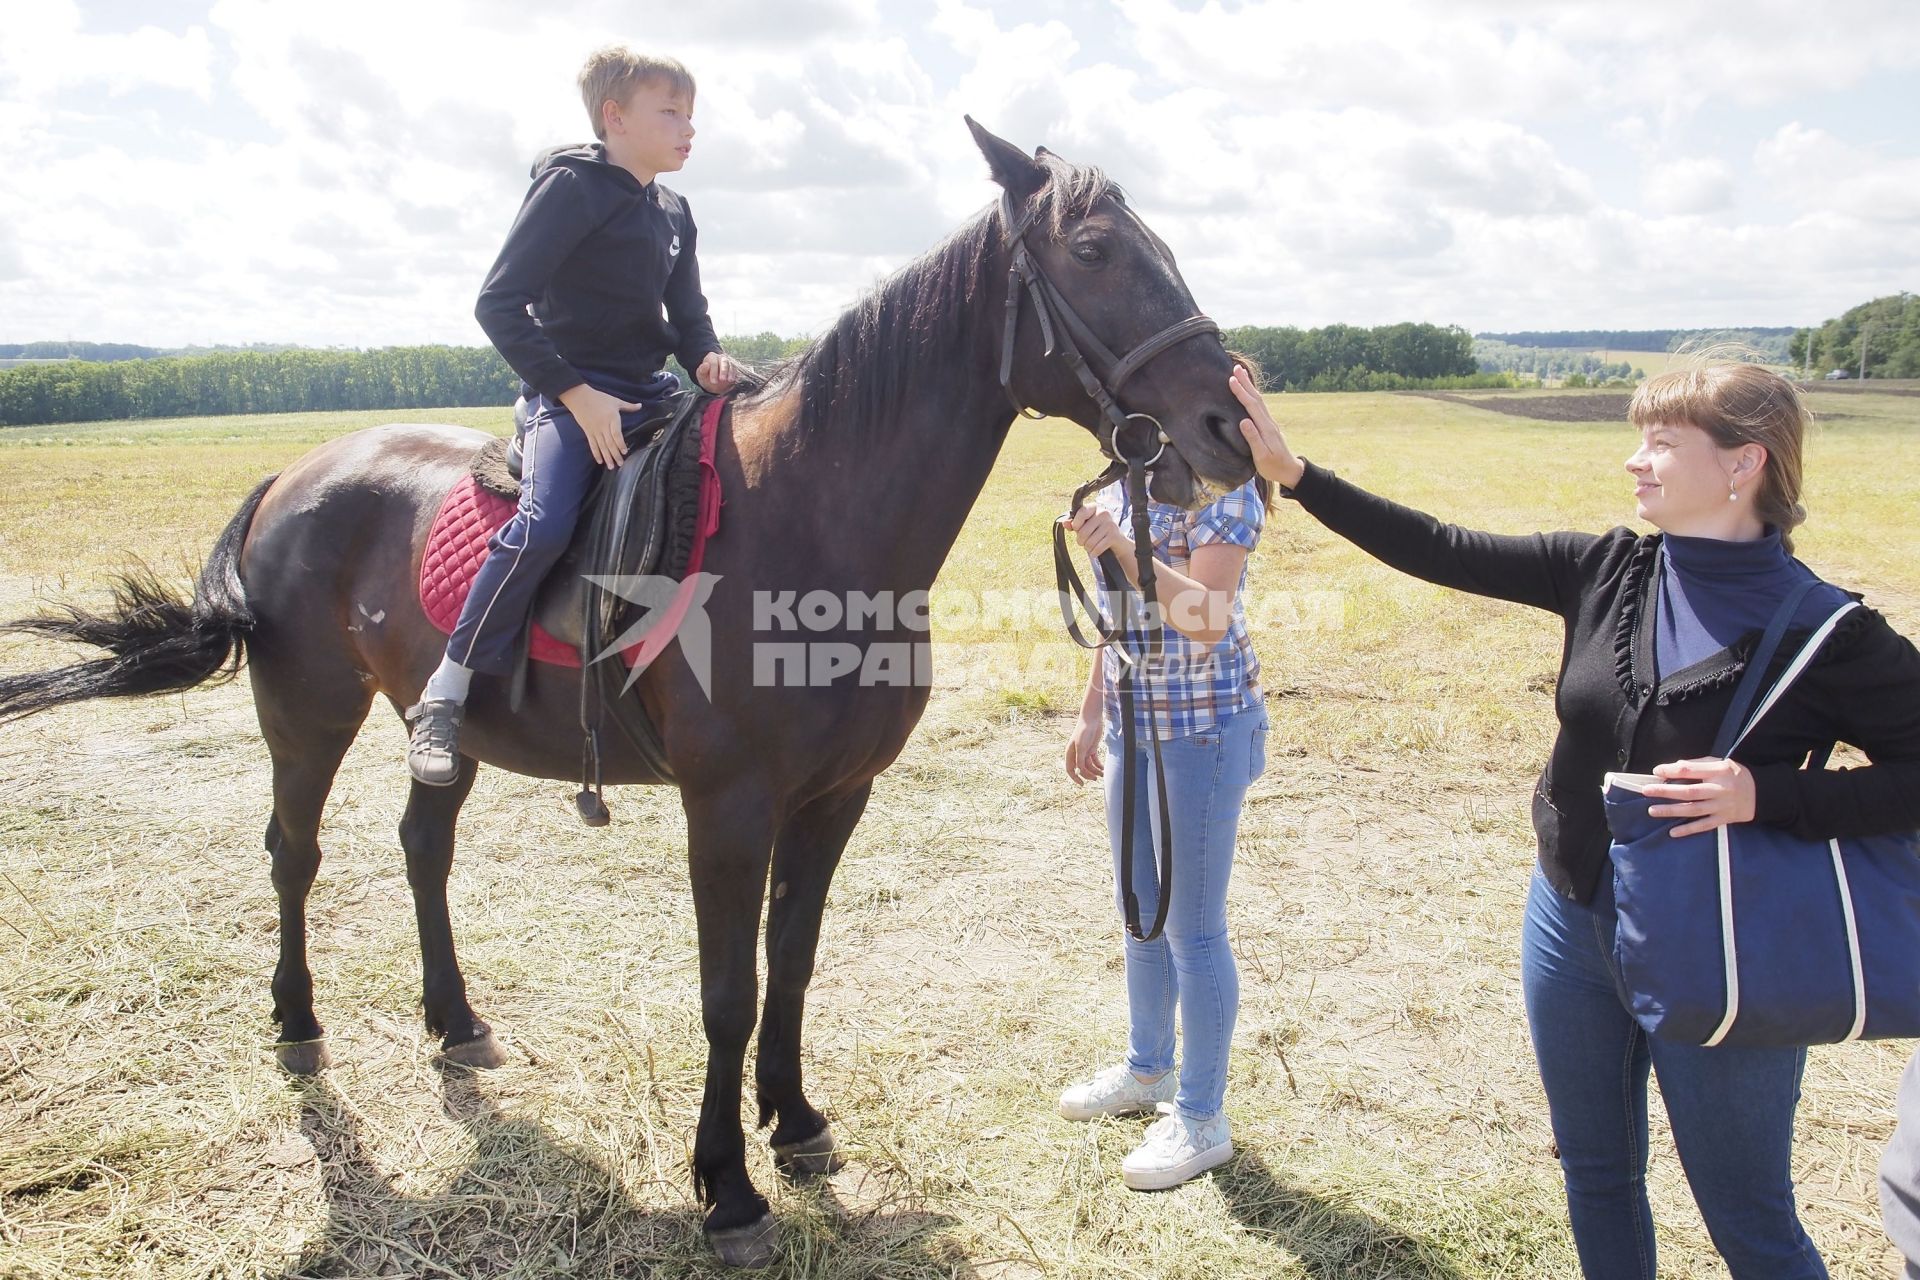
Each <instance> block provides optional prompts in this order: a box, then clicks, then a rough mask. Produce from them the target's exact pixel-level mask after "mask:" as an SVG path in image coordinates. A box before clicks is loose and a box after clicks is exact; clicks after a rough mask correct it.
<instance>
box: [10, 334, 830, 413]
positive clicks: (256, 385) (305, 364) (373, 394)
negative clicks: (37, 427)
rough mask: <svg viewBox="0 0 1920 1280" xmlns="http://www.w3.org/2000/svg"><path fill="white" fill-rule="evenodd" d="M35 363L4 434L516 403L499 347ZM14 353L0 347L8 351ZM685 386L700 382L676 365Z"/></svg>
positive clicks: (798, 342)
mask: <svg viewBox="0 0 1920 1280" xmlns="http://www.w3.org/2000/svg"><path fill="white" fill-rule="evenodd" d="M722 342H723V343H725V345H726V348H727V350H728V351H730V352H732V353H733V354H734V355H735V356H737V357H739V358H740V359H742V360H745V361H746V362H747V363H749V364H753V365H768V364H771V363H773V362H774V361H777V360H780V359H782V358H784V357H786V356H789V355H792V354H793V353H794V352H796V351H798V350H800V349H801V348H803V347H805V346H806V340H805V339H800V338H782V337H780V336H778V335H777V334H772V333H760V334H752V335H747V336H742V337H733V338H723V339H722ZM15 347H16V348H17V349H19V350H21V351H22V352H23V353H24V354H25V355H27V356H42V357H61V358H53V359H49V360H48V362H47V363H44V364H29V365H22V366H19V367H17V368H12V369H4V370H0V426H28V425H33V424H37V423H46V422H94V421H100V420H102V419H108V418H184V417H203V416H214V415H219V414H228V413H292V412H297V411H300V410H309V409H426V408H444V407H451V406H458V405H487V404H507V403H509V402H510V401H511V400H512V399H513V395H514V391H515V388H516V387H517V386H518V380H517V379H516V378H515V377H514V375H513V371H512V370H510V369H509V368H507V363H506V361H504V360H502V359H501V358H500V353H499V352H497V351H495V350H494V349H493V348H492V347H447V346H430V347H382V348H378V349H376V350H372V351H329V350H312V349H306V348H299V347H292V348H280V349H254V350H237V351H216V352H209V353H206V354H198V355H187V356H158V357H146V358H143V357H139V356H129V355H127V354H126V352H127V351H129V350H134V351H140V350H153V348H129V347H127V346H125V345H124V344H118V343H65V342H62V343H51V342H47V343H19V344H15ZM4 349H7V348H0V350H4ZM673 368H674V369H675V370H676V371H678V372H679V373H680V376H681V380H682V381H684V382H688V383H691V381H692V380H691V378H690V377H689V376H688V375H687V373H686V371H685V370H681V369H680V368H679V366H678V364H675V365H674V366H673Z"/></svg>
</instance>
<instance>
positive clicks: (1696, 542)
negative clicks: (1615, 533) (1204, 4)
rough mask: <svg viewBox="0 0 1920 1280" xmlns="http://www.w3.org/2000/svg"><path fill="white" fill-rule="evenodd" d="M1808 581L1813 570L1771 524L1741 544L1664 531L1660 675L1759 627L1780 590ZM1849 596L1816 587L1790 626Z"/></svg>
mask: <svg viewBox="0 0 1920 1280" xmlns="http://www.w3.org/2000/svg"><path fill="white" fill-rule="evenodd" d="M1815 580H1816V577H1815V574H1814V572H1813V570H1811V569H1809V568H1807V567H1806V566H1805V565H1803V564H1801V563H1800V562H1799V561H1798V560H1795V559H1794V558H1793V557H1792V556H1790V555H1788V554H1787V549H1786V548H1785V547H1784V546H1782V545H1781V543H1780V530H1779V529H1777V528H1775V527H1774V526H1772V525H1768V526H1767V531H1766V534H1765V536H1763V537H1760V538H1755V539H1752V540H1751V541H1747V542H1726V541H1722V540H1721V539H1719V538H1683V537H1680V536H1678V535H1676V534H1671V533H1669V534H1666V535H1664V536H1663V537H1662V538H1661V542H1660V598H1659V603H1658V605H1657V606H1656V608H1655V614H1654V617H1655V623H1656V626H1655V630H1654V638H1653V659H1654V668H1655V670H1656V671H1657V672H1658V674H1659V678H1660V679H1662V680H1664V679H1666V678H1667V676H1668V675H1669V674H1670V673H1672V672H1675V671H1679V670H1681V669H1683V668H1686V667H1690V666H1692V665H1693V664H1694V663H1696V662H1699V661H1700V660H1701V659H1703V658H1708V657H1711V656H1713V655H1714V654H1716V653H1718V652H1720V651H1721V650H1722V649H1725V648H1727V647H1728V646H1729V645H1732V644H1733V643H1734V642H1735V641H1737V640H1739V639H1740V638H1741V637H1742V636H1744V635H1746V634H1747V633H1749V632H1753V631H1763V630H1765V629H1766V626H1767V623H1769V622H1771V621H1772V620H1773V614H1774V611H1775V610H1776V609H1778V608H1779V607H1780V604H1781V602H1782V601H1783V600H1785V599H1786V595H1787V592H1788V591H1790V590H1792V589H1793V588H1794V587H1796V586H1798V585H1799V584H1801V583H1803V582H1810V581H1815ZM1848 598H1849V597H1848V596H1847V594H1846V593H1845V592H1843V591H1841V590H1840V588H1838V587H1835V586H1830V585H1823V586H1822V587H1821V588H1819V589H1818V590H1815V591H1813V592H1812V593H1811V594H1809V595H1808V596H1807V599H1806V602H1805V603H1804V604H1802V605H1801V607H1800V615H1799V617H1797V618H1795V619H1794V625H1795V626H1796V627H1812V626H1817V625H1818V624H1819V623H1820V622H1822V621H1824V620H1825V619H1826V617H1827V615H1828V614H1831V613H1832V612H1833V611H1834V610H1835V609H1837V608H1839V607H1840V606H1841V605H1842V604H1843V603H1845V602H1846V601H1847V600H1848Z"/></svg>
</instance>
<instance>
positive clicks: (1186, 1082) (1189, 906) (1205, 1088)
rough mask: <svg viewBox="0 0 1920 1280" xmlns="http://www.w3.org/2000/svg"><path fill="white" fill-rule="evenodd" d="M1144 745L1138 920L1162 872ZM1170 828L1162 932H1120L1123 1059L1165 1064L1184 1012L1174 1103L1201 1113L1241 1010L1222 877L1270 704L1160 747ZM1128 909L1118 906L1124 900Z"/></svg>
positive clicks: (1147, 1068)
mask: <svg viewBox="0 0 1920 1280" xmlns="http://www.w3.org/2000/svg"><path fill="white" fill-rule="evenodd" d="M1150 752H1151V748H1150V747H1149V746H1146V745H1141V746H1137V747H1136V748H1135V750H1134V759H1133V762H1132V767H1133V771H1134V781H1135V786H1136V787H1137V790H1136V791H1135V800H1134V836H1133V854H1134V856H1133V891H1134V896H1135V897H1137V898H1138V899H1139V902H1140V925H1141V927H1142V928H1146V927H1147V926H1148V925H1149V924H1150V923H1151V922H1152V920H1153V916H1154V913H1155V912H1156V911H1158V910H1159V903H1160V868H1159V865H1158V863H1157V862H1156V861H1155V856H1156V855H1155V852H1154V842H1153V829H1152V823H1153V821H1154V816H1153V811H1154V802H1153V796H1154V790H1153V758H1152V755H1151V754H1150ZM1160 755H1161V759H1162V760H1163V761H1164V763H1165V768H1166V777H1167V809H1168V818H1169V821H1171V823H1172V824H1173V854H1174V864H1173V871H1174V874H1173V901H1172V903H1171V905H1169V907H1168V909H1167V927H1166V931H1165V932H1164V933H1162V934H1161V935H1160V936H1159V937H1158V938H1155V939H1154V940H1153V941H1152V942H1136V941H1134V939H1133V938H1132V937H1131V936H1126V935H1123V936H1124V937H1125V947H1126V961H1127V1015H1128V1028H1129V1034H1128V1046H1127V1065H1128V1066H1129V1067H1131V1068H1133V1070H1134V1072H1135V1073H1137V1074H1139V1075H1143V1076H1158V1075H1160V1074H1162V1073H1164V1072H1166V1071H1170V1070H1172V1068H1173V1059H1174V1050H1173V1015H1174V1010H1175V1008H1176V1007H1177V1008H1178V1009H1179V1011H1180V1024H1181V1031H1182V1033H1183V1036H1184V1038H1185V1040H1186V1050H1185V1052H1184V1053H1183V1054H1181V1057H1180V1091H1179V1093H1178V1094H1177V1095H1176V1096H1175V1098H1174V1106H1175V1107H1177V1108H1178V1109H1179V1110H1180V1111H1181V1112H1182V1113H1183V1114H1185V1115H1187V1116H1190V1117H1192V1118H1194V1119H1196V1120H1204V1119H1207V1118H1209V1117H1211V1116H1213V1115H1216V1114H1218V1112H1219V1110H1220V1105H1221V1101H1222V1099H1223V1098H1225V1096H1226V1091H1227V1045H1228V1043H1229V1042H1230V1041H1231V1040H1232V1039H1233V1021H1234V1017H1235V1015H1236V1014H1238V1012H1239V1010H1240V974H1239V971H1238V970H1237V969H1235V968H1234V963H1233V949H1232V947H1230V946H1229V945H1228V944H1227V878H1228V876H1229V874H1230V873H1231V872H1232V870H1233V843H1234V837H1235V835H1236V833H1237V832H1238V830H1239V826H1240V803H1241V801H1242V800H1244V799H1245V798H1246V794H1247V788H1248V787H1249V786H1250V785H1252V783H1253V780H1254V779H1255V778H1258V777H1259V776H1260V774H1261V771H1262V770H1264V769H1265V768H1266V760H1267V712H1266V708H1265V707H1264V706H1252V707H1247V708H1245V709H1243V710H1241V711H1238V712H1235V713H1234V714H1233V715H1230V716H1228V717H1227V718H1226V719H1224V720H1222V721H1220V723H1219V724H1217V725H1215V726H1214V727H1213V728H1211V729H1205V730H1202V731H1201V732H1199V733H1193V734H1189V735H1187V736H1186V737H1184V738H1172V739H1169V740H1167V741H1165V742H1162V743H1161V744H1160ZM1122 763H1123V761H1122V758H1121V752H1120V730H1119V728H1118V726H1109V728H1108V731H1107V834H1108V836H1109V837H1110V838H1111V840H1112V843H1113V858H1114V885H1115V893H1114V901H1115V903H1116V905H1119V904H1120V903H1121V899H1120V894H1119V879H1120V813H1121V809H1120V780H1121V777H1122V776H1123V775H1122V772H1121V768H1122ZM1122 909H1123V910H1124V907H1123V908H1122Z"/></svg>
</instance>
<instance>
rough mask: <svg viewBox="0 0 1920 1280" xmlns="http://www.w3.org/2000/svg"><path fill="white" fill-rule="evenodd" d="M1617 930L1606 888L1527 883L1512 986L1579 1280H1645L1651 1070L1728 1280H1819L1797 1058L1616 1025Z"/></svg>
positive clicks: (1650, 1252)
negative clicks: (1802, 1158)
mask: <svg viewBox="0 0 1920 1280" xmlns="http://www.w3.org/2000/svg"><path fill="white" fill-rule="evenodd" d="M1614 927H1615V916H1614V908H1613V877H1612V876H1611V875H1610V874H1603V875H1602V876H1601V878H1600V888H1599V889H1598V890H1597V891H1596V892H1595V894H1594V897H1593V901H1592V902H1591V903H1589V904H1588V905H1587V906H1584V907H1583V906H1580V905H1579V904H1577V903H1573V902H1569V901H1567V900H1566V899H1565V898H1563V897H1561V896H1560V895H1559V894H1557V893H1555V892H1554V891H1553V889H1552V888H1551V887H1550V886H1549V885H1548V884H1547V882H1546V880H1545V879H1544V878H1543V877H1542V876H1541V875H1540V872H1539V871H1538V870H1537V869H1536V870H1535V871H1534V873H1533V885H1532V888H1531V890H1530V891H1529V893H1528V895H1527V914H1526V924H1525V926H1524V927H1523V929H1522V931H1521V943H1520V951H1521V954H1520V975H1521V983H1522V986H1523V987H1524V989H1525V993H1526V1001H1527V1025H1528V1027H1529V1029H1530V1030H1531V1031H1532V1033H1533V1052H1534V1057H1535V1059H1536V1060H1537V1061H1538V1062H1539V1064H1540V1082H1541V1084H1543V1085H1544V1086H1545V1087H1546V1092H1547V1107H1548V1109H1549V1110H1550V1111H1551V1113H1552V1116H1553V1138H1554V1142H1555V1143H1556V1144H1557V1145H1558V1146H1559V1148H1560V1169H1561V1172H1562V1174H1563V1175H1564V1177H1565V1179H1566V1186H1567V1212H1568V1215H1569V1216H1570V1217H1571V1218H1572V1220H1573V1240H1574V1244H1575V1246H1576V1247H1577V1248H1578V1249H1579V1252H1580V1269H1581V1271H1582V1272H1584V1273H1585V1274H1586V1276H1587V1277H1588V1280H1651V1277H1652V1276H1653V1275H1654V1246H1653V1214H1652V1211H1651V1210H1650V1209H1649V1208H1648V1206H1647V1185H1646V1174H1647V1072H1648V1069H1649V1067H1651V1068H1652V1070H1653V1071H1654V1072H1655V1073H1657V1074H1658V1076H1659V1078H1660V1096H1661V1098H1662V1099H1663V1100H1664V1101H1665V1102H1666V1107H1667V1119H1668V1121H1669V1123H1670V1124H1671V1125H1672V1128H1673V1142H1674V1146H1675V1147H1676V1148H1677V1149H1678V1150H1679V1153H1680V1165H1681V1167H1682V1168H1683V1169H1684V1170H1685V1171H1686V1175H1687V1185H1688V1186H1690V1187H1691V1188H1692V1189H1693V1199H1694V1203H1695V1204H1697V1205H1699V1206H1700V1216H1701V1217H1702V1218H1703V1219H1704V1220H1705V1221H1706V1224H1707V1233H1708V1234H1709V1235H1711V1236H1712V1237H1713V1243H1714V1247H1715V1248H1717V1249H1718V1250H1719V1251H1720V1256H1721V1257H1722V1258H1724V1259H1725V1260H1726V1263H1727V1270H1728V1271H1729V1272H1730V1273H1731V1274H1732V1276H1733V1277H1734V1280H1802V1278H1805V1277H1817V1278H1819V1280H1824V1278H1825V1276H1826V1274H1827V1269H1826V1266H1825V1265H1824V1264H1823V1263H1822V1262H1821V1261H1820V1254H1819V1253H1818V1251H1816V1250H1815V1249H1814V1247H1813V1242H1812V1241H1811V1240H1809V1239H1808V1238H1807V1233H1806V1232H1805V1231H1803V1230H1802V1229H1801V1227H1800V1219H1799V1216H1798V1215H1797V1214H1796V1213H1795V1211H1794V1203H1793V1179H1792V1176H1791V1173H1790V1170H1789V1167H1788V1166H1789V1161H1790V1157H1791V1154H1792V1146H1793V1112H1794V1108H1795V1107H1796V1106H1798V1105H1799V1102H1800V1074H1801V1071H1802V1070H1803V1068H1804V1067H1805V1066H1806V1061H1807V1053H1806V1050H1804V1049H1740V1048H1727V1047H1725V1046H1722V1047H1720V1048H1715V1049H1703V1048H1701V1047H1699V1046H1697V1045H1689V1044H1681V1043H1677V1042H1674V1041H1670V1040H1662V1039H1659V1038H1657V1037H1653V1036H1649V1035H1648V1034H1647V1033H1646V1032H1645V1031H1643V1030H1641V1028H1640V1024H1639V1023H1637V1022H1635V1021H1634V1020H1633V1016H1632V1015H1631V1014H1630V1013H1628V1012H1627V1007H1626V1004H1625V1001H1624V998H1623V996H1622V993H1621V989H1620V986H1619V983H1618V980H1617V975H1616V973H1615V970H1614V967H1613V934H1614Z"/></svg>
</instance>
